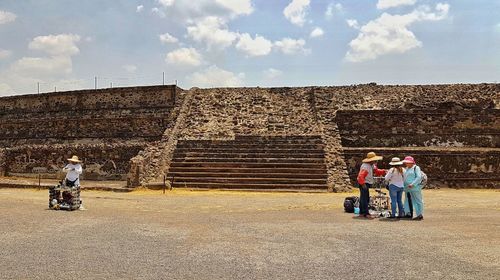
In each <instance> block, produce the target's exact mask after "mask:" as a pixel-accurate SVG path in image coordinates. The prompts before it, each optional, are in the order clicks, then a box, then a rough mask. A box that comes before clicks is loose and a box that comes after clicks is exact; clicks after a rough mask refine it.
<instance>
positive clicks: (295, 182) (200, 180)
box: [174, 177, 326, 185]
mask: <svg viewBox="0 0 500 280" xmlns="http://www.w3.org/2000/svg"><path fill="white" fill-rule="evenodd" d="M174 182H179V183H184V182H189V183H232V184H288V185H303V184H325V185H326V179H307V178H306V179H304V178H252V177H242V178H233V177H229V178H227V177H175V180H174Z"/></svg>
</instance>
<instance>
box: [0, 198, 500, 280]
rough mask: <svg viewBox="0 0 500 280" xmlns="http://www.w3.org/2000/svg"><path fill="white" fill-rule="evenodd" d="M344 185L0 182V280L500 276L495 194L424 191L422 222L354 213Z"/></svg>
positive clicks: (499, 216) (499, 211)
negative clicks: (62, 205) (43, 185)
mask: <svg viewBox="0 0 500 280" xmlns="http://www.w3.org/2000/svg"><path fill="white" fill-rule="evenodd" d="M346 195H347V194H329V193H328V194H325V193H321V194H311V193H255V192H223V191H197V192H190V191H185V190H175V191H173V192H168V193H167V194H166V195H163V194H162V193H161V192H156V191H134V192H132V193H112V192H97V191H86V192H83V199H84V205H85V207H86V208H87V210H86V211H75V212H64V211H52V210H47V204H48V194H47V191H46V190H44V191H37V190H18V189H0V268H1V269H0V279H499V278H500V191H498V190H496V191H495V190H451V189H443V190H429V191H425V193H424V199H425V203H426V210H425V214H424V216H425V220H424V221H421V222H416V221H405V220H401V221H387V220H385V221H384V220H378V219H376V220H371V221H367V220H359V219H353V218H352V215H351V214H345V213H343V209H342V202H343V198H344V197H345V196H346Z"/></svg>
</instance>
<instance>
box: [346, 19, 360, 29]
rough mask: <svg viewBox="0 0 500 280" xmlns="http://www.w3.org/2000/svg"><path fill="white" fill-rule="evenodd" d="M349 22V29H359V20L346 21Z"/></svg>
mask: <svg viewBox="0 0 500 280" xmlns="http://www.w3.org/2000/svg"><path fill="white" fill-rule="evenodd" d="M346 22H347V25H349V27H352V28H354V29H359V23H358V21H357V20H355V19H348V20H346Z"/></svg>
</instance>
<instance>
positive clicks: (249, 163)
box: [167, 136, 327, 190]
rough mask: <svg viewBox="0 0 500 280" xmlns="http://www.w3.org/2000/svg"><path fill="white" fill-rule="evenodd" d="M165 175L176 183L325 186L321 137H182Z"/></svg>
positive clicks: (229, 186)
mask: <svg viewBox="0 0 500 280" xmlns="http://www.w3.org/2000/svg"><path fill="white" fill-rule="evenodd" d="M167 177H168V179H169V180H172V186H173V187H174V188H175V187H177V188H181V187H186V188H214V189H260V190H267V189H269V190H278V189H284V190H295V189H306V190H327V170H326V166H325V154H324V150H323V143H322V141H321V138H320V137H319V136H286V137H269V136H266V137H263V136H236V138H235V140H230V141H222V140H215V141H212V140H179V141H178V143H177V147H176V149H175V152H174V156H173V159H172V162H171V164H170V168H169V171H168V175H167Z"/></svg>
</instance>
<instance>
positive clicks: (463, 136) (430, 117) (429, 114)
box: [335, 109, 500, 148]
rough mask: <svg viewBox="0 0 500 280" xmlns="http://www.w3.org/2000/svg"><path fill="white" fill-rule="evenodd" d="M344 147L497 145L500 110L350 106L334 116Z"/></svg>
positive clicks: (499, 138)
mask: <svg viewBox="0 0 500 280" xmlns="http://www.w3.org/2000/svg"><path fill="white" fill-rule="evenodd" d="M335 121H336V123H337V125H338V126H339V130H340V134H341V136H342V145H343V146H344V147H401V146H410V147H411V146H421V147H429V146H439V147H486V148H488V147H490V148H495V147H500V110H495V109H485V110H455V109H449V110H443V109H436V110H408V111H403V110H394V111H389V110H352V111H340V112H338V113H337V117H336V119H335Z"/></svg>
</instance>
